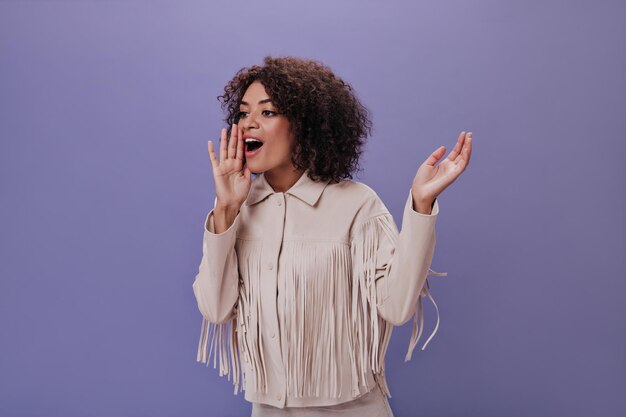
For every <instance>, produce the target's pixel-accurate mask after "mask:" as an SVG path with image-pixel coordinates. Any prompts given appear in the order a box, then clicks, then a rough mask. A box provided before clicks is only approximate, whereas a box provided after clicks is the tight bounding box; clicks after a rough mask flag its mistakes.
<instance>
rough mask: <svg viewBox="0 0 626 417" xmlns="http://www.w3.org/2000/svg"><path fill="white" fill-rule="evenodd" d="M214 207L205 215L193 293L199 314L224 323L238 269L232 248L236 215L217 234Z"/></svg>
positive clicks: (234, 298) (232, 300)
mask: <svg viewBox="0 0 626 417" xmlns="http://www.w3.org/2000/svg"><path fill="white" fill-rule="evenodd" d="M215 214H216V213H215V208H213V209H212V210H211V211H210V212H209V214H208V215H207V217H206V221H205V223H204V236H203V242H202V260H201V261H200V266H199V268H198V274H197V275H196V277H195V280H194V282H193V286H192V287H193V292H194V295H195V297H196V301H197V302H198V309H199V310H200V312H201V313H202V316H203V317H204V318H205V319H206V320H207V321H209V322H211V323H224V322H226V321H228V320H229V319H231V318H232V317H233V316H234V312H233V307H234V306H235V304H236V302H237V297H238V294H239V288H238V287H239V268H238V265H237V253H236V251H235V242H236V238H237V235H236V232H237V227H238V224H239V219H240V217H241V216H240V214H239V213H237V214H236V216H235V218H234V221H233V223H232V224H231V225H230V226H228V228H227V229H226V230H224V231H223V232H221V233H215Z"/></svg>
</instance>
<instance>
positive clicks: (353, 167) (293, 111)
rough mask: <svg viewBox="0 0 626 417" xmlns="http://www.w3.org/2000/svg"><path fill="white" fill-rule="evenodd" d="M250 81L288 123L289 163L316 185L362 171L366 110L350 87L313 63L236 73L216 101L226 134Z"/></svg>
mask: <svg viewBox="0 0 626 417" xmlns="http://www.w3.org/2000/svg"><path fill="white" fill-rule="evenodd" d="M254 81H260V82H261V84H263V86H264V87H265V90H266V92H267V94H268V95H269V96H270V98H271V100H272V103H273V104H274V105H275V106H276V108H277V110H278V111H279V112H280V113H282V114H283V115H285V116H286V117H287V119H288V120H289V124H290V126H291V129H292V131H293V132H294V134H295V138H296V143H295V148H294V153H293V154H292V157H291V160H292V162H293V164H294V166H295V167H296V168H297V169H308V170H309V177H310V178H311V179H312V180H314V181H318V180H331V181H333V182H338V181H340V180H341V179H343V178H350V179H352V173H353V172H355V171H360V170H361V168H360V165H359V158H360V156H361V154H362V152H363V150H362V148H363V145H364V144H365V139H366V138H367V137H368V136H369V135H371V131H372V122H371V120H370V116H369V111H368V109H367V108H365V107H364V106H363V105H362V104H361V102H360V101H359V99H358V98H357V96H356V93H355V91H354V90H353V88H352V87H351V86H350V85H349V84H348V83H346V82H345V81H343V80H342V79H341V78H339V77H337V76H336V75H335V74H334V73H333V72H332V70H331V69H330V68H329V67H328V66H326V65H324V64H322V63H320V62H318V61H314V60H310V59H302V58H296V57H290V56H287V57H276V58H275V57H271V56H266V57H265V58H264V59H263V65H262V66H259V65H253V66H251V67H247V68H242V69H240V70H239V71H238V72H237V74H235V76H234V77H233V79H232V80H230V81H229V82H228V84H227V85H226V86H225V87H224V94H223V95H220V96H218V100H219V101H221V102H222V104H221V105H222V109H223V110H224V111H225V112H226V118H225V119H224V121H225V122H226V124H227V126H228V134H229V135H230V130H231V129H232V125H233V123H237V122H238V114H239V104H240V102H241V99H242V97H243V95H244V93H245V92H246V90H247V89H248V87H249V86H250V84H252V83H253V82H254Z"/></svg>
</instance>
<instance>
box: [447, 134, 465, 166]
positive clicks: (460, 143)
mask: <svg viewBox="0 0 626 417" xmlns="http://www.w3.org/2000/svg"><path fill="white" fill-rule="evenodd" d="M463 142H465V131H463V132H461V134H460V135H459V138H458V139H457V140H456V143H455V144H454V148H453V149H452V152H450V155H448V158H447V159H449V160H451V161H454V160H455V159H456V157H457V156H458V155H459V153H461V149H463Z"/></svg>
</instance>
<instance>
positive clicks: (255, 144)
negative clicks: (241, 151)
mask: <svg viewBox="0 0 626 417" xmlns="http://www.w3.org/2000/svg"><path fill="white" fill-rule="evenodd" d="M261 146H263V142H261V141H260V140H258V139H254V138H248V139H246V152H254V151H256V150H257V149H259V148H260V147H261Z"/></svg>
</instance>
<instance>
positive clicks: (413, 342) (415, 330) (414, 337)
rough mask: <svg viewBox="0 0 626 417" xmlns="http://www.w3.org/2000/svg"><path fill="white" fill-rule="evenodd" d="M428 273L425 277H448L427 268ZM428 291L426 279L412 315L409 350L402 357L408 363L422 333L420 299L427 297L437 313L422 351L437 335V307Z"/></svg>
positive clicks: (445, 274) (421, 305) (422, 312)
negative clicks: (431, 330)
mask: <svg viewBox="0 0 626 417" xmlns="http://www.w3.org/2000/svg"><path fill="white" fill-rule="evenodd" d="M428 271H429V272H428V274H427V275H430V276H447V275H448V273H447V272H436V271H435V270H433V269H430V268H428ZM429 290H430V282H429V281H428V279H426V283H425V284H424V288H422V291H421V293H420V297H419V298H418V300H417V306H418V308H417V310H416V311H415V314H414V315H413V331H412V333H411V340H410V341H409V349H408V351H407V353H406V356H405V357H404V361H405V362H408V361H410V360H411V358H412V357H413V350H414V349H415V346H416V345H417V342H418V341H419V339H420V337H421V336H422V331H423V330H424V307H423V304H422V297H424V296H427V297H428V298H429V299H430V301H431V302H432V303H433V305H434V306H435V311H436V312H437V324H436V325H435V329H434V330H433V332H432V333H431V335H430V336H429V337H428V339H427V340H426V343H424V346H422V350H424V349H426V345H428V343H429V342H430V340H431V339H432V338H433V337H434V336H435V333H437V329H438V328H439V307H437V303H436V302H435V299H434V298H433V297H432V295H431V294H430V291H429ZM418 318H419V324H418V322H417V320H418ZM418 329H419V330H418Z"/></svg>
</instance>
